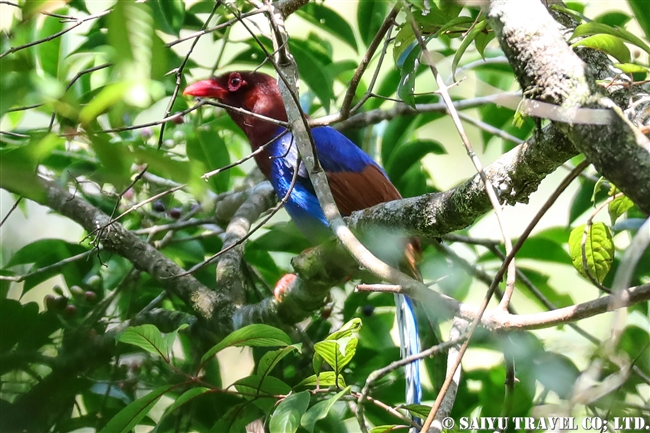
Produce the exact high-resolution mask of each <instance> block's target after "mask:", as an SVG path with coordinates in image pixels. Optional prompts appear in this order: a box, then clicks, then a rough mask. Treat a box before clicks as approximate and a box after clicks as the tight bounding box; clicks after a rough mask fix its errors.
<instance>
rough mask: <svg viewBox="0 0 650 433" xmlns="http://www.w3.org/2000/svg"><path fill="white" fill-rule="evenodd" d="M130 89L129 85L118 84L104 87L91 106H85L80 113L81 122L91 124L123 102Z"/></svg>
mask: <svg viewBox="0 0 650 433" xmlns="http://www.w3.org/2000/svg"><path fill="white" fill-rule="evenodd" d="M128 89H129V84H128V83H125V82H122V81H120V82H117V83H113V84H109V85H108V86H106V87H104V88H103V89H102V90H101V91H100V92H99V94H97V96H95V97H94V98H93V100H92V101H91V102H90V104H88V105H86V106H84V107H83V108H82V109H81V111H80V112H79V121H80V122H81V123H83V124H86V125H87V124H89V123H91V122H92V121H94V120H95V119H96V118H97V117H98V116H99V115H100V114H103V113H105V112H107V111H108V110H110V109H111V108H113V107H114V106H115V105H117V104H119V103H120V102H122V101H123V98H124V94H125V93H126V91H127V90H128Z"/></svg>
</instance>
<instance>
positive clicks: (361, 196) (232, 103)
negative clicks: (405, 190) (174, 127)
mask: <svg viewBox="0 0 650 433" xmlns="http://www.w3.org/2000/svg"><path fill="white" fill-rule="evenodd" d="M183 95H189V96H194V97H203V98H212V99H216V100H219V101H220V102H221V103H222V104H224V105H226V106H229V107H232V108H234V109H242V110H245V111H246V112H248V113H254V115H251V114H248V113H246V112H242V110H237V111H234V110H229V111H228V114H229V115H230V117H231V118H232V119H233V121H234V122H235V123H236V124H237V126H239V128H240V129H241V130H242V131H243V132H244V134H245V135H246V137H247V138H248V140H249V142H250V145H251V148H252V150H253V151H254V152H255V151H257V153H255V155H254V158H255V162H256V163H257V166H258V167H259V169H260V171H261V172H262V173H263V174H264V176H265V177H266V178H267V179H268V180H269V181H270V182H271V184H272V185H273V188H274V189H275V191H276V193H277V195H278V197H280V198H283V197H285V195H286V194H287V192H289V191H290V192H289V196H288V199H287V201H286V203H285V208H286V211H287V213H288V214H289V216H290V217H291V218H292V220H293V221H294V223H295V224H296V226H297V227H298V229H299V230H300V231H302V233H303V234H304V235H305V236H306V237H307V238H308V239H309V240H310V241H311V242H312V243H314V244H318V243H321V242H322V241H324V240H326V239H327V238H329V237H331V236H332V234H331V230H330V229H329V225H328V222H327V219H326V218H325V215H324V213H323V210H322V209H321V207H320V204H319V202H318V198H317V197H316V193H315V191H314V188H313V186H312V184H311V182H310V180H309V176H308V173H307V170H306V168H305V166H304V164H303V163H302V162H301V160H300V158H299V155H298V150H297V147H296V144H295V142H294V139H293V136H292V135H291V133H290V132H289V131H287V130H286V128H285V127H283V126H279V125H278V123H277V122H269V121H268V120H267V119H264V118H262V117H259V116H255V115H260V116H264V117H266V118H271V119H274V120H276V121H280V122H286V121H287V112H286V109H285V106H284V103H283V100H282V95H281V94H280V90H279V87H278V84H277V81H276V80H275V79H274V78H273V77H271V76H270V75H268V74H265V73H262V72H251V71H233V72H228V73H224V74H222V75H220V76H218V77H211V78H208V79H205V80H201V81H197V82H195V83H193V84H190V85H189V86H187V87H186V88H185V89H184V91H183ZM311 133H312V136H313V139H314V144H315V150H316V154H317V156H318V160H319V162H320V164H321V167H322V168H323V170H324V171H325V172H326V174H327V179H328V182H329V185H330V189H331V191H332V195H333V197H334V201H335V202H336V205H337V206H338V209H339V212H340V213H341V215H343V216H348V215H350V214H352V212H354V211H357V210H362V209H366V208H368V207H371V206H375V205H377V204H380V203H384V202H389V201H393V200H399V199H401V198H402V196H401V195H400V193H399V192H398V191H397V188H395V186H394V185H393V184H392V183H391V181H390V180H389V178H388V175H387V174H386V172H385V171H384V170H383V169H382V168H381V167H380V166H379V165H378V164H377V163H376V162H375V161H374V160H373V159H372V158H371V157H370V156H369V155H368V154H367V153H365V152H364V151H363V150H362V149H361V148H359V147H358V146H357V145H356V144H354V143H353V142H352V141H350V140H349V139H348V138H347V137H345V136H344V135H343V134H341V133H340V132H339V131H337V130H336V129H334V128H332V127H330V126H318V127H314V128H312V129H311ZM260 148H262V149H260ZM296 170H297V171H298V172H297V175H295V172H296ZM294 177H295V182H294ZM292 183H294V187H293V189H291V185H292ZM399 256H400V257H401V260H400V261H399V263H398V265H399V266H400V268H401V269H402V270H403V271H404V272H406V273H408V274H409V275H410V276H412V277H414V278H417V279H419V280H421V279H422V278H421V275H420V273H419V270H418V268H417V262H418V261H419V259H420V256H421V246H420V243H419V240H418V239H417V238H416V237H413V238H409V239H407V240H406V245H405V246H404V249H403V250H402V251H400V252H399ZM290 275H292V274H289V276H290ZM286 277H287V276H285V277H283V278H282V280H281V282H280V283H279V284H280V285H286V283H287V281H289V280H290V278H286ZM276 287H278V286H276ZM395 303H396V317H397V323H398V329H399V335H400V351H401V356H402V357H406V356H410V355H415V354H418V353H419V352H420V340H419V336H418V326H417V321H416V316H415V306H414V304H413V302H412V300H411V299H410V298H408V297H406V296H404V295H401V294H396V295H395ZM405 377H406V398H405V400H406V403H407V404H419V403H420V401H421V399H422V386H421V381H420V361H419V360H417V361H415V362H412V363H410V364H408V365H407V366H406V367H405Z"/></svg>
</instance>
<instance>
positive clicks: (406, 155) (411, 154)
mask: <svg viewBox="0 0 650 433" xmlns="http://www.w3.org/2000/svg"><path fill="white" fill-rule="evenodd" d="M430 153H433V154H434V155H444V154H446V153H447V151H446V150H445V148H444V147H443V146H442V145H441V144H440V143H439V142H437V141H435V140H427V139H422V140H413V141H409V142H407V143H404V144H403V145H401V146H399V147H397V149H395V150H394V151H393V152H392V153H391V155H390V158H389V159H388V160H387V161H386V162H385V164H384V169H385V170H386V173H388V177H390V179H391V180H392V181H393V183H397V182H399V180H400V179H401V178H402V176H403V175H404V174H405V173H406V171H407V170H408V169H409V168H411V166H412V165H414V164H419V163H420V161H422V158H424V157H425V156H426V155H428V154H430Z"/></svg>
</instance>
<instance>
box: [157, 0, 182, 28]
mask: <svg viewBox="0 0 650 433" xmlns="http://www.w3.org/2000/svg"><path fill="white" fill-rule="evenodd" d="M152 7H153V10H154V12H156V9H157V8H159V10H160V12H161V15H162V18H163V20H164V22H165V24H167V28H166V32H167V33H170V32H169V30H171V34H174V35H176V36H178V35H179V32H180V30H181V28H182V27H183V22H184V20H185V4H184V3H183V0H155V1H153V2H152Z"/></svg>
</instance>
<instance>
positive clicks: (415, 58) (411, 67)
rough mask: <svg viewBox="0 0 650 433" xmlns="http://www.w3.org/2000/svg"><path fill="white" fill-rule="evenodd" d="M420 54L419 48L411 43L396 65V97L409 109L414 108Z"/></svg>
mask: <svg viewBox="0 0 650 433" xmlns="http://www.w3.org/2000/svg"><path fill="white" fill-rule="evenodd" d="M420 52H421V50H420V46H419V45H417V44H415V45H413V43H412V44H411V45H409V46H408V47H407V48H406V49H405V50H404V52H403V54H402V55H401V56H400V58H399V59H398V63H397V66H398V67H399V70H400V81H399V85H398V87H397V96H399V97H400V99H401V100H402V101H403V102H404V103H405V104H408V105H410V106H411V107H415V79H416V78H417V72H418V66H419V65H420V60H419V57H420ZM399 62H402V63H401V64H400V63H399Z"/></svg>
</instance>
